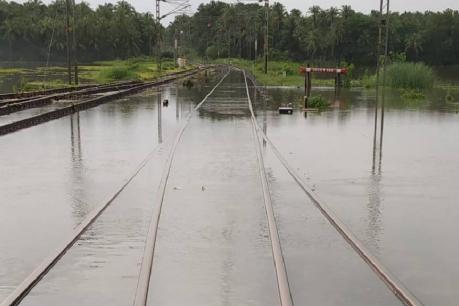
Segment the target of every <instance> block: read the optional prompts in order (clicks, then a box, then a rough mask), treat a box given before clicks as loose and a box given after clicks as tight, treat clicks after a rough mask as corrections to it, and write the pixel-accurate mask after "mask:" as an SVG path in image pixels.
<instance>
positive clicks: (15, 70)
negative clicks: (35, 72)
mask: <svg viewBox="0 0 459 306" xmlns="http://www.w3.org/2000/svg"><path fill="white" fill-rule="evenodd" d="M26 72H27V69H25V68H0V74H17V73H18V74H19V73H26Z"/></svg>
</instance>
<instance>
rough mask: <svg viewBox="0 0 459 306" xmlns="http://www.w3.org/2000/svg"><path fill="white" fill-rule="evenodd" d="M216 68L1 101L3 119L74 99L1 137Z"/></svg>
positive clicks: (8, 127)
mask: <svg viewBox="0 0 459 306" xmlns="http://www.w3.org/2000/svg"><path fill="white" fill-rule="evenodd" d="M212 68H215V66H208V67H205V68H196V69H191V70H186V71H181V72H177V73H172V74H169V75H167V76H164V77H161V78H158V79H156V80H154V81H151V82H138V81H129V82H125V83H116V84H108V85H100V86H93V87H88V88H84V89H80V90H75V89H71V90H70V91H66V92H59V93H56V92H52V93H51V94H49V95H44V96H40V94H42V92H35V93H29V94H28V96H27V97H25V98H20V100H19V102H11V101H1V100H0V116H2V115H9V114H12V113H15V112H19V111H22V110H26V109H30V108H38V107H43V106H46V105H50V104H52V103H53V102H55V101H58V100H65V99H71V101H67V103H66V104H64V106H62V107H60V108H57V109H55V110H51V111H47V112H43V113H41V114H38V115H35V116H30V117H27V118H22V119H20V120H17V121H14V122H11V123H7V124H4V125H1V126H0V136H1V135H5V134H9V133H13V132H16V131H18V130H22V129H25V128H29V127H32V126H35V125H38V124H41V123H45V122H48V121H51V120H55V119H59V118H62V117H65V116H68V115H70V114H73V113H75V112H79V111H83V110H86V109H90V108H92V107H96V106H98V105H101V104H104V103H107V102H110V101H113V100H116V99H119V98H122V97H124V96H127V95H131V94H134V93H137V92H140V91H142V90H145V89H147V88H150V87H155V86H161V85H164V84H167V83H169V82H172V81H176V80H178V79H181V78H187V77H191V76H193V75H195V74H197V73H199V72H201V71H204V70H207V69H212ZM19 95H22V94H19Z"/></svg>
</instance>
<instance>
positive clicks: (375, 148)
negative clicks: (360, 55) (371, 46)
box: [372, 0, 384, 173]
mask: <svg viewBox="0 0 459 306" xmlns="http://www.w3.org/2000/svg"><path fill="white" fill-rule="evenodd" d="M383 5H384V0H381V1H380V6H379V26H378V28H379V33H378V44H377V50H376V53H377V54H376V58H377V62H376V101H375V125H374V135H373V166H372V170H373V173H375V171H376V152H377V138H378V136H377V135H378V108H379V80H380V70H381V45H382V25H383Z"/></svg>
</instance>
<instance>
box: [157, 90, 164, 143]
mask: <svg viewBox="0 0 459 306" xmlns="http://www.w3.org/2000/svg"><path fill="white" fill-rule="evenodd" d="M161 97H162V93H161V91H160V92H158V95H157V100H158V142H159V143H163V122H162V112H163V106H162V101H161Z"/></svg>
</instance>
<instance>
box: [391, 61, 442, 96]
mask: <svg viewBox="0 0 459 306" xmlns="http://www.w3.org/2000/svg"><path fill="white" fill-rule="evenodd" d="M434 81H435V75H434V72H433V70H432V68H430V67H428V66H427V65H425V64H423V63H394V64H391V65H390V66H389V67H387V85H388V86H390V87H392V88H402V89H414V90H421V89H431V88H433V86H434Z"/></svg>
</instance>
